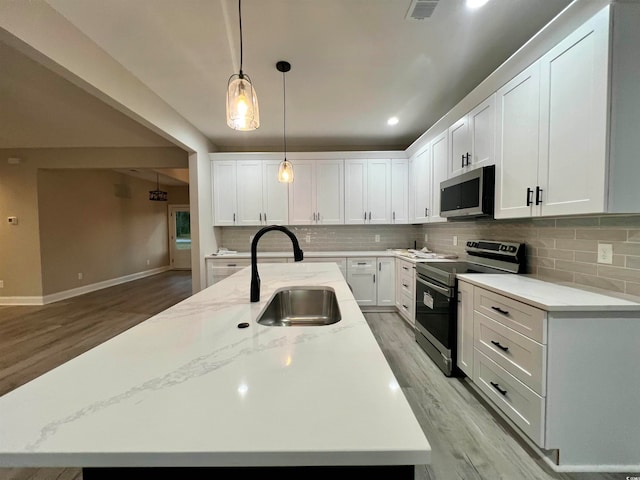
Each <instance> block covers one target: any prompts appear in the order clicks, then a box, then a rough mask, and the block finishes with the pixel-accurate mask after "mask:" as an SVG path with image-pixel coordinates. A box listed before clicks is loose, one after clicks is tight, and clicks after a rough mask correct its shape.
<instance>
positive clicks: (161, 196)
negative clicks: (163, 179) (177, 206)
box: [149, 172, 167, 202]
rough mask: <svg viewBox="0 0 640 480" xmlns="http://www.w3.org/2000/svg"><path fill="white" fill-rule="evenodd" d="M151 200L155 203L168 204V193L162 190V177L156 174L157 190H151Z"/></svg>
mask: <svg viewBox="0 0 640 480" xmlns="http://www.w3.org/2000/svg"><path fill="white" fill-rule="evenodd" d="M149 200H151V201H153V202H166V201H167V192H163V191H162V190H160V176H159V175H158V173H157V172H156V189H155V190H149Z"/></svg>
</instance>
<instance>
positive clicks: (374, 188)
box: [365, 159, 391, 224]
mask: <svg viewBox="0 0 640 480" xmlns="http://www.w3.org/2000/svg"><path fill="white" fill-rule="evenodd" d="M365 211H368V214H367V222H368V223H372V224H373V223H391V160H388V159H382V160H378V159H376V160H369V161H368V162H367V209H366V210H365Z"/></svg>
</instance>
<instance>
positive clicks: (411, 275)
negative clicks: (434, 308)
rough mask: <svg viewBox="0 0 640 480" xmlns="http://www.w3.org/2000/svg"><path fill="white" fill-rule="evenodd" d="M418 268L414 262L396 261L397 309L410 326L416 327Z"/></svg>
mask: <svg viewBox="0 0 640 480" xmlns="http://www.w3.org/2000/svg"><path fill="white" fill-rule="evenodd" d="M415 285H416V267H415V265H414V264H413V263H412V262H408V261H406V260H402V259H399V258H397V259H396V308H397V309H398V313H400V315H401V316H402V317H403V318H404V319H405V320H406V321H407V322H409V324H410V325H412V326H413V325H415V308H416V300H415Z"/></svg>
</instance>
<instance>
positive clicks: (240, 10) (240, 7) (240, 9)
mask: <svg viewBox="0 0 640 480" xmlns="http://www.w3.org/2000/svg"><path fill="white" fill-rule="evenodd" d="M238 18H239V19H240V78H242V0H238Z"/></svg>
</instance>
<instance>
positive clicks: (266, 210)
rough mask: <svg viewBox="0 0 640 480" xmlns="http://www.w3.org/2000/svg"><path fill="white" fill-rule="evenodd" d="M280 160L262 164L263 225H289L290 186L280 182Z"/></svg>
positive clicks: (265, 161) (267, 161)
mask: <svg viewBox="0 0 640 480" xmlns="http://www.w3.org/2000/svg"><path fill="white" fill-rule="evenodd" d="M279 167H280V161H279V160H264V161H263V162H262V173H263V175H262V223H263V224H265V225H286V224H288V223H289V215H288V212H289V200H288V194H287V192H288V184H287V183H281V182H279V181H278V168H279Z"/></svg>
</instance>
